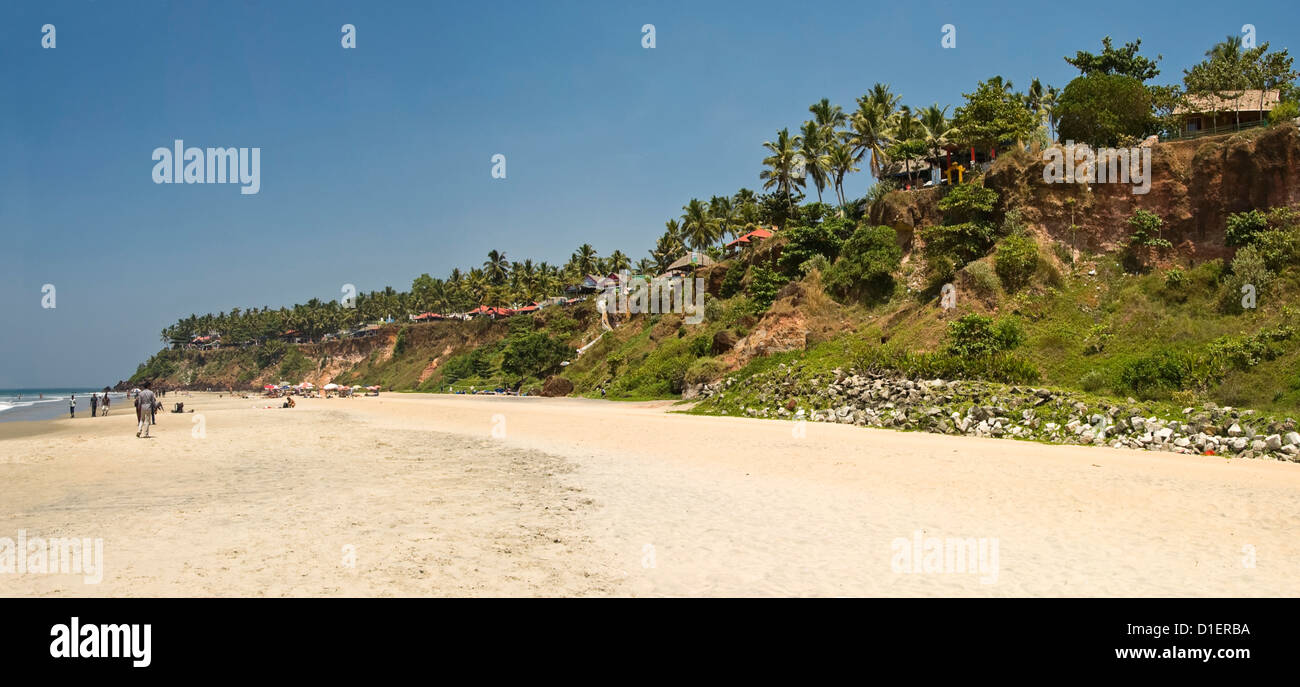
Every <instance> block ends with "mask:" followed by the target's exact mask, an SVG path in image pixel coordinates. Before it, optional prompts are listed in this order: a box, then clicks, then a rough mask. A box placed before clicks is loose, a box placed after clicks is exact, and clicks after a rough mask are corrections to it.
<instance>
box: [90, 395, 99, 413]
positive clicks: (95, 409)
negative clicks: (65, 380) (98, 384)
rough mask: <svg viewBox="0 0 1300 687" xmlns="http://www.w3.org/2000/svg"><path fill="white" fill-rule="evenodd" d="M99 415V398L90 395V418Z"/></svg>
mask: <svg viewBox="0 0 1300 687" xmlns="http://www.w3.org/2000/svg"><path fill="white" fill-rule="evenodd" d="M98 413H99V397H98V396H96V395H94V394H91V395H90V416H91V417H95V415H96V414H98Z"/></svg>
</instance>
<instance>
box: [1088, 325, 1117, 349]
mask: <svg viewBox="0 0 1300 687" xmlns="http://www.w3.org/2000/svg"><path fill="white" fill-rule="evenodd" d="M1113 338H1115V335H1114V334H1111V333H1110V327H1107V326H1106V325H1104V324H1094V325H1093V326H1092V328H1091V329H1089V330H1088V333H1087V335H1085V336H1084V337H1083V353H1084V355H1096V354H1098V353H1101V352H1102V351H1104V350H1106V344H1108V343H1110V340H1111V339H1113Z"/></svg>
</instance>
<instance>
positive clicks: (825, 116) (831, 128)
mask: <svg viewBox="0 0 1300 687" xmlns="http://www.w3.org/2000/svg"><path fill="white" fill-rule="evenodd" d="M808 111H809V112H811V113H812V116H813V121H815V122H817V126H820V127H821V128H822V129H824V130H825V132H826V138H828V139H829V138H830V137H831V136H833V135H834V134H835V132H836V131H837V130H839V128H840V127H842V126H844V124H845V123H846V122H848V121H849V117H848V115H846V114H844V108H842V107H840V106H839V105H832V104H831V101H830V100H829V99H827V98H822V99H821V100H819V101H817V102H815V103H813V104H812V105H809V106H808Z"/></svg>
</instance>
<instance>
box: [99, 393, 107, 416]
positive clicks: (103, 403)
mask: <svg viewBox="0 0 1300 687" xmlns="http://www.w3.org/2000/svg"><path fill="white" fill-rule="evenodd" d="M99 407H100V408H102V409H103V410H100V411H99V414H100V415H104V416H107V415H108V392H107V391H105V392H104V398H103V399H102V400H100V402H99Z"/></svg>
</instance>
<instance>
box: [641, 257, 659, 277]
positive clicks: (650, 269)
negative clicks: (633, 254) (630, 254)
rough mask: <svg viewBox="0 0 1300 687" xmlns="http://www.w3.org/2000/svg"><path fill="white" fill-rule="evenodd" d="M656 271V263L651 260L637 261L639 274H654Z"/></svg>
mask: <svg viewBox="0 0 1300 687" xmlns="http://www.w3.org/2000/svg"><path fill="white" fill-rule="evenodd" d="M654 271H655V261H654V260H651V259H650V258H641V259H640V260H637V261H636V273H637V274H653V273H654Z"/></svg>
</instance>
